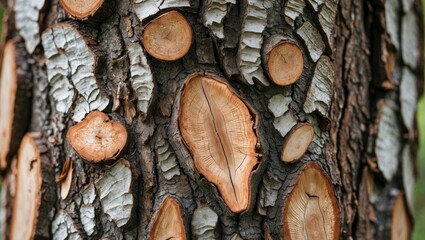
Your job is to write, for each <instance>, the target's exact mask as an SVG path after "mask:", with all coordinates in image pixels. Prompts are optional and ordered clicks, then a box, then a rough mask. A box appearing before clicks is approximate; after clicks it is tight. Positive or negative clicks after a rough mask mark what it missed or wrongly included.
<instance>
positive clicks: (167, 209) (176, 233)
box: [149, 196, 186, 240]
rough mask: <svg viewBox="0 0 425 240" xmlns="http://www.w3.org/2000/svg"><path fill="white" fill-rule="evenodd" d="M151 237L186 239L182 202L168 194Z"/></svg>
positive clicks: (156, 219)
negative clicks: (181, 208)
mask: <svg viewBox="0 0 425 240" xmlns="http://www.w3.org/2000/svg"><path fill="white" fill-rule="evenodd" d="M149 239H150V240H155V239H180V240H185V239H186V231H185V227H184V224H183V218H182V215H181V212H180V204H179V203H178V202H177V201H176V200H175V199H174V198H173V197H170V196H168V197H167V198H166V199H165V200H164V202H163V203H162V205H161V208H160V209H159V211H158V214H157V216H156V218H155V222H154V224H153V226H152V230H151V232H150V235H149Z"/></svg>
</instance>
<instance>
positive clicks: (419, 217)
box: [413, 0, 425, 240]
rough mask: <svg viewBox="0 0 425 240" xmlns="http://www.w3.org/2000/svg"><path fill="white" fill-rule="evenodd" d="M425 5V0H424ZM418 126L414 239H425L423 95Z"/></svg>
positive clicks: (424, 115)
mask: <svg viewBox="0 0 425 240" xmlns="http://www.w3.org/2000/svg"><path fill="white" fill-rule="evenodd" d="M422 2H423V4H424V5H425V0H422ZM417 117H418V127H419V134H420V135H419V146H420V148H419V153H418V162H417V164H418V172H419V177H418V179H417V181H416V188H415V209H416V210H415V212H414V216H415V231H414V235H413V239H414V240H423V239H425V204H424V201H425V97H424V96H422V98H421V100H420V102H419V105H418V115H417Z"/></svg>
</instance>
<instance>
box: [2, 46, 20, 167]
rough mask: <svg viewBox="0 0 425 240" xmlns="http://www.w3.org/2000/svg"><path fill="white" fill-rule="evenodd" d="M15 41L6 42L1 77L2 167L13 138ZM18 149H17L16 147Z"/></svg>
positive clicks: (16, 79)
mask: <svg viewBox="0 0 425 240" xmlns="http://www.w3.org/2000/svg"><path fill="white" fill-rule="evenodd" d="M15 54H16V53H15V46H14V44H13V42H11V41H9V42H7V43H6V45H5V47H4V52H3V64H2V68H1V79H0V101H1V103H2V104H1V107H0V168H1V169H5V168H6V167H7V163H8V158H9V157H11V156H9V155H10V154H9V152H10V150H11V149H10V145H11V140H12V128H13V118H14V109H15V101H16V99H15V98H16V91H17V89H18V86H17V83H18V77H17V75H16V56H15ZM15 150H16V149H15Z"/></svg>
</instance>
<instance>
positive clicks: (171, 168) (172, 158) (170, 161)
mask: <svg viewBox="0 0 425 240" xmlns="http://www.w3.org/2000/svg"><path fill="white" fill-rule="evenodd" d="M155 151H156V155H157V157H158V162H159V167H160V169H161V171H162V173H163V175H164V177H165V179H167V180H171V179H172V178H173V177H174V176H176V175H180V168H179V165H178V162H177V157H176V155H175V154H174V151H173V149H172V148H171V146H170V144H169V143H168V142H167V140H165V139H164V138H160V139H159V140H158V141H157V142H156V144H155Z"/></svg>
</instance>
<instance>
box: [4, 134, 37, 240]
mask: <svg viewBox="0 0 425 240" xmlns="http://www.w3.org/2000/svg"><path fill="white" fill-rule="evenodd" d="M41 185H42V173H41V159H40V151H39V149H38V146H37V144H36V142H35V141H34V139H33V138H32V137H31V135H30V134H27V135H25V137H24V138H23V139H22V143H21V147H20V149H19V152H18V171H17V184H16V195H15V202H14V208H13V215H12V222H11V229H10V231H11V239H33V238H34V236H35V232H36V224H37V216H38V215H39V213H38V211H39V207H40V203H41V190H42V189H41ZM23 226H25V227H23Z"/></svg>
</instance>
